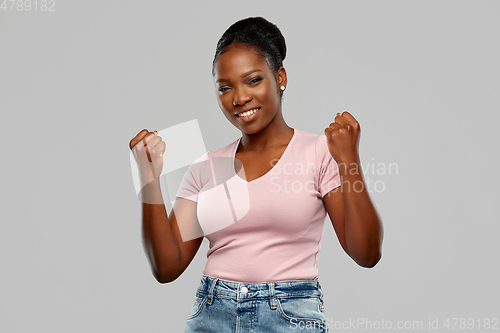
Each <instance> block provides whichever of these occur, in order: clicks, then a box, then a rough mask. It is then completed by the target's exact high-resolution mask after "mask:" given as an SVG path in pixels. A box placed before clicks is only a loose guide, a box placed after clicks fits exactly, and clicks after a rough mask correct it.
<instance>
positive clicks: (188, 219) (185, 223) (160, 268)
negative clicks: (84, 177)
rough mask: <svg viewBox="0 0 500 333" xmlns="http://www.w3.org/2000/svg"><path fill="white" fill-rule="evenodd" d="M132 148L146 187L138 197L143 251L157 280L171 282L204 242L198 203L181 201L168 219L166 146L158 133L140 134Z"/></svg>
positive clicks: (132, 143)
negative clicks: (162, 185)
mask: <svg viewBox="0 0 500 333" xmlns="http://www.w3.org/2000/svg"><path fill="white" fill-rule="evenodd" d="M129 146H130V149H132V152H133V153H134V157H135V159H136V161H137V163H138V166H139V170H140V179H141V186H142V185H143V184H145V185H144V186H142V189H141V191H140V193H139V198H140V200H141V202H142V243H143V247H144V251H145V253H146V256H147V258H148V261H149V263H150V265H151V270H152V272H153V275H154V276H155V278H156V280H157V281H158V282H160V283H167V282H171V281H174V280H175V279H177V278H178V277H179V276H180V275H181V274H182V273H183V272H184V271H185V269H186V268H187V267H188V266H189V264H190V263H191V261H192V260H193V258H194V256H195V255H196V252H197V251H198V249H199V248H200V245H201V243H202V241H203V233H202V231H201V228H200V227H199V223H198V218H197V215H196V205H197V203H196V202H194V201H190V200H187V199H182V198H178V199H177V200H176V202H175V204H174V209H173V210H172V212H171V215H170V217H169V216H168V214H167V211H166V208H165V205H164V204H163V197H162V194H161V189H160V175H161V170H162V168H163V153H164V152H165V148H166V145H165V143H164V142H163V141H162V140H161V138H160V137H159V136H158V133H157V132H156V131H154V132H149V131H148V130H146V129H144V130H142V131H140V132H139V133H138V134H137V135H136V136H135V137H134V138H133V139H132V140H131V141H130V143H129ZM174 211H175V212H174ZM176 213H177V214H176ZM176 215H177V216H176ZM178 221H181V223H178ZM179 225H180V226H181V227H182V237H181V232H180V231H179ZM183 239H184V240H185V241H183Z"/></svg>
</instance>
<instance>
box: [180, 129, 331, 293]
mask: <svg viewBox="0 0 500 333" xmlns="http://www.w3.org/2000/svg"><path fill="white" fill-rule="evenodd" d="M240 140H241V137H240V138H238V139H237V140H236V141H234V142H233V143H231V144H229V145H227V146H225V147H222V148H220V149H217V150H214V151H209V152H207V153H205V154H204V155H203V156H201V157H200V158H199V159H197V160H196V161H195V163H193V164H192V165H191V166H190V167H189V169H188V171H187V172H186V173H185V175H184V178H183V180H182V182H181V185H180V188H179V190H178V192H177V196H178V197H182V198H186V199H190V200H193V201H196V202H197V203H198V204H197V214H198V215H197V216H198V220H199V222H200V225H201V227H202V229H203V232H204V235H205V237H206V238H207V239H208V240H209V241H210V248H209V250H208V252H207V258H208V261H207V264H206V267H205V270H204V272H203V274H205V275H208V276H212V277H218V278H220V279H225V280H231V281H237V282H250V283H258V282H268V281H286V280H307V279H311V280H316V279H318V267H317V261H318V256H319V251H320V248H321V239H322V236H323V233H324V229H325V221H326V214H327V212H326V209H325V206H324V205H323V201H322V198H323V196H324V195H325V194H327V193H328V192H329V191H331V190H333V189H334V188H336V187H338V186H340V183H341V180H340V177H339V172H338V165H337V163H336V162H335V160H334V159H333V158H332V156H331V155H330V152H329V151H328V147H327V143H326V137H325V136H324V135H315V134H310V133H306V132H303V131H300V130H298V129H294V135H293V137H292V139H291V141H290V143H289V144H288V146H287V148H286V150H285V151H284V153H283V155H282V156H281V158H280V159H279V160H278V161H277V162H276V160H275V161H272V164H273V165H274V166H273V167H272V169H271V170H270V171H269V172H268V173H266V174H265V175H263V176H262V177H260V178H257V179H254V180H252V181H250V182H247V181H246V180H244V179H243V178H241V177H240V176H239V175H238V174H236V171H235V168H234V157H235V152H236V149H237V147H238V145H239V143H240ZM238 173H239V174H240V175H241V176H242V177H244V175H243V174H241V173H240V172H238Z"/></svg>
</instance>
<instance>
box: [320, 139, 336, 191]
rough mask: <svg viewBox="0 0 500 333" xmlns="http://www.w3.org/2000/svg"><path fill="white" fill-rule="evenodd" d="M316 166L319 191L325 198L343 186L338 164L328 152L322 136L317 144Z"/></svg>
mask: <svg viewBox="0 0 500 333" xmlns="http://www.w3.org/2000/svg"><path fill="white" fill-rule="evenodd" d="M316 165H317V166H318V191H319V193H320V194H321V198H323V197H324V196H325V194H327V193H328V192H330V191H331V190H333V189H335V188H337V187H339V186H340V185H341V179H340V175H339V168H338V164H337V162H335V160H334V159H333V157H332V155H331V154H330V151H329V150H328V145H327V143H326V136H325V135H320V136H319V137H318V141H317V142H316Z"/></svg>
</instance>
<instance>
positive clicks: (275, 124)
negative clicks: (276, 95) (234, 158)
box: [238, 112, 294, 153]
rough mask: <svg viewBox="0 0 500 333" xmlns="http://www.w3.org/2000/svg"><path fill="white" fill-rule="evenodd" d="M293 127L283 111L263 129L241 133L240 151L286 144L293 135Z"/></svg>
mask: <svg viewBox="0 0 500 333" xmlns="http://www.w3.org/2000/svg"><path fill="white" fill-rule="evenodd" d="M293 132H294V131H293V128H291V127H290V126H288V125H287V124H286V122H285V119H283V115H282V113H281V112H278V114H277V115H276V117H275V118H274V119H273V120H272V121H271V122H270V123H269V125H268V126H267V127H266V128H264V129H263V130H262V131H260V132H257V133H254V134H247V133H243V132H242V135H241V141H240V145H239V147H238V152H240V153H241V152H244V151H252V152H263V151H265V150H267V149H269V148H272V147H276V146H282V145H286V144H288V143H289V142H290V140H291V138H292V137H293Z"/></svg>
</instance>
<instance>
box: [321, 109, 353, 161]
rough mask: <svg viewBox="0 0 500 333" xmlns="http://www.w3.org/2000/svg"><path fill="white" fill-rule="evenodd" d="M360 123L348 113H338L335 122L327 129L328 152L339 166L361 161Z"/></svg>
mask: <svg viewBox="0 0 500 333" xmlns="http://www.w3.org/2000/svg"><path fill="white" fill-rule="evenodd" d="M360 134H361V128H360V126H359V123H358V121H357V120H356V119H354V117H353V116H352V115H351V114H350V113H349V112H347V111H344V112H343V113H342V114H340V113H337V116H336V117H335V122H334V123H331V124H330V126H329V127H327V128H325V136H326V142H327V144H328V150H329V151H330V154H331V155H332V157H333V159H334V160H335V162H337V163H338V164H340V163H344V164H349V163H355V162H357V161H358V160H359V151H358V147H359V137H360Z"/></svg>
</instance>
